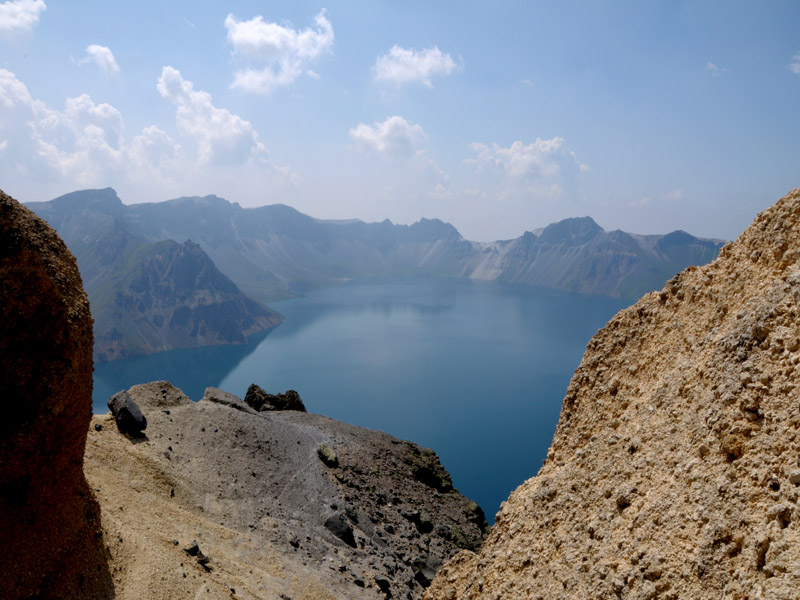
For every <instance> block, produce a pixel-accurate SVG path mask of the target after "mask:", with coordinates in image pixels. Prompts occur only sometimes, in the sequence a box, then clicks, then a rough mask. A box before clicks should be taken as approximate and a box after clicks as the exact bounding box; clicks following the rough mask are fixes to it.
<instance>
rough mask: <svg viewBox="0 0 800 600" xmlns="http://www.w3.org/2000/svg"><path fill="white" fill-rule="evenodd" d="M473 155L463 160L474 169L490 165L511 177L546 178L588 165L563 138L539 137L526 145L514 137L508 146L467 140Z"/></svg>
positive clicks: (584, 169) (489, 166)
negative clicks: (569, 147) (474, 156)
mask: <svg viewBox="0 0 800 600" xmlns="http://www.w3.org/2000/svg"><path fill="white" fill-rule="evenodd" d="M470 147H471V148H472V150H473V152H475V154H476V155H477V157H476V158H474V159H467V160H466V161H465V162H467V163H468V164H472V165H474V166H475V167H476V168H477V169H478V170H483V169H487V168H489V169H493V170H496V171H497V172H499V173H502V174H504V175H507V176H509V177H512V178H523V177H535V178H549V177H555V176H558V175H561V174H564V173H566V172H568V171H579V172H584V171H587V170H588V169H589V167H588V166H586V165H585V164H583V163H581V162H579V161H578V159H577V157H576V156H575V153H574V152H572V151H571V150H569V149H568V148H567V144H566V141H565V140H564V138H560V137H554V138H553V139H551V140H540V139H539V138H536V141H534V142H531V143H530V144H528V145H525V144H523V143H522V142H520V141H516V142H514V143H512V144H511V146H509V147H508V148H504V147H502V146H500V145H498V144H494V143H493V144H492V145H491V146H487V145H486V144H483V143H480V142H473V143H472V144H470Z"/></svg>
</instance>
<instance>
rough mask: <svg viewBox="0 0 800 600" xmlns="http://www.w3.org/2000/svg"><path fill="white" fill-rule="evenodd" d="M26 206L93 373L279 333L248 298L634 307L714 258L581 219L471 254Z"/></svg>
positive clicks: (330, 230)
mask: <svg viewBox="0 0 800 600" xmlns="http://www.w3.org/2000/svg"><path fill="white" fill-rule="evenodd" d="M28 206H29V208H31V209H32V210H33V211H34V212H36V213H37V214H39V215H40V216H41V217H43V218H44V219H46V220H47V221H48V222H49V223H50V224H51V225H52V226H53V227H54V228H55V229H56V230H57V231H58V233H59V235H61V237H62V238H63V239H64V240H65V241H66V243H67V245H68V246H69V248H70V249H71V250H72V252H73V253H74V254H75V257H76V258H77V260H78V265H79V267H80V269H81V273H82V276H83V280H84V286H85V287H86V289H87V291H88V293H89V298H90V300H91V302H92V310H93V316H94V318H95V337H96V339H97V344H98V346H99V347H96V349H95V357H96V359H99V360H103V359H105V360H110V359H114V358H122V357H126V356H132V355H135V354H142V353H150V352H154V351H158V350H162V349H166V348H168V347H186V346H193V345H206V344H212V343H227V342H237V341H243V336H244V335H248V334H249V333H253V332H255V331H259V330H263V329H266V328H268V327H271V326H273V325H274V324H276V323H277V322H278V321H279V319H280V317H279V315H277V313H275V312H274V311H269V310H267V309H265V308H264V307H262V306H259V305H258V304H256V302H251V301H249V300H248V299H247V298H246V296H247V297H250V298H252V299H253V300H255V301H257V302H261V303H264V302H270V301H275V300H278V299H282V298H287V297H291V296H296V295H298V294H303V293H305V292H307V291H309V290H311V289H315V288H319V287H324V286H329V285H335V284H337V283H342V282H344V281H347V280H349V279H353V278H357V277H367V276H407V275H437V276H448V277H471V278H476V279H487V280H498V281H506V282H516V283H524V284H533V285H540V286H545V287H553V288H559V289H563V290H567V291H572V292H580V293H589V294H602V295H607V296H612V297H615V298H624V299H631V300H633V299H635V298H638V297H639V296H641V295H642V294H643V293H645V292H647V291H650V290H653V289H656V288H659V287H661V286H662V285H663V284H664V282H665V281H666V280H667V279H668V278H670V277H671V276H672V275H674V274H675V273H677V272H679V271H681V270H682V269H684V268H685V267H686V266H688V265H690V264H695V265H700V264H704V263H707V262H709V261H711V260H712V259H714V258H715V257H716V255H717V253H718V252H719V249H720V247H721V246H722V242H721V241H719V240H707V239H701V238H696V237H694V236H691V235H689V234H688V233H685V232H683V231H675V232H672V233H669V234H667V235H637V234H629V233H625V232H623V231H619V230H617V231H610V232H608V231H604V230H603V229H602V228H601V227H600V226H599V225H597V223H595V222H594V221H593V220H592V219H591V218H589V217H583V218H572V219H566V220H563V221H560V222H558V223H554V224H552V225H549V226H547V227H545V228H543V229H539V230H535V231H526V232H525V233H524V234H523V235H522V236H520V237H518V238H516V239H512V240H501V241H495V242H488V243H482V242H472V241H468V240H465V239H464V238H463V237H462V236H461V234H460V233H459V232H458V231H457V230H456V229H455V227H453V226H452V225H450V224H448V223H444V222H442V221H440V220H438V219H421V220H420V221H418V222H416V223H414V224H413V225H395V224H393V223H392V222H390V221H389V220H385V221H382V222H380V223H365V222H363V221H360V220H355V219H354V220H346V221H331V220H321V219H315V218H313V217H310V216H308V215H304V214H302V213H300V212H298V211H296V210H294V209H293V208H290V207H288V206H285V205H281V204H275V205H269V206H262V207H259V208H242V207H241V206H240V205H238V204H236V203H231V202H228V201H226V200H224V199H222V198H219V197H217V196H213V195H212V196H204V197H187V198H177V199H174V200H168V201H165V202H155V203H144V204H133V205H125V204H123V203H122V201H121V200H120V199H119V197H118V196H117V194H116V192H115V191H114V190H113V189H111V188H106V189H101V190H83V191H77V192H72V193H70V194H66V195H64V196H61V197H59V198H56V199H55V200H52V201H50V202H39V203H31V204H28ZM166 240H171V242H166ZM190 240H191V241H192V242H193V243H189V241H190ZM228 278H230V279H228ZM239 290H241V292H240V291H239ZM181 306H185V307H186V309H181V308H180V307H181ZM212 306H213V307H214V309H213V310H212V309H211V307H212ZM179 309H180V310H179ZM187 310H188V311H189V312H188V313H187Z"/></svg>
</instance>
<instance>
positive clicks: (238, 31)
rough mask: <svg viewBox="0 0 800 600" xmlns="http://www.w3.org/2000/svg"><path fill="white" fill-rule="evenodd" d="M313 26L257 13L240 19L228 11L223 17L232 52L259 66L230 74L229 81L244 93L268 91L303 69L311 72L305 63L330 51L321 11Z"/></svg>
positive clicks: (326, 23)
mask: <svg viewBox="0 0 800 600" xmlns="http://www.w3.org/2000/svg"><path fill="white" fill-rule="evenodd" d="M314 23H315V25H316V29H311V28H306V29H304V30H302V31H299V30H297V29H292V28H291V27H290V26H284V25H279V24H277V23H271V22H269V21H264V18H263V17H261V16H258V17H254V18H252V19H250V20H248V21H240V20H238V19H237V18H236V17H234V16H233V15H232V14H229V15H228V16H227V18H226V19H225V28H226V29H227V30H228V42H229V43H230V44H231V45H232V46H233V50H234V54H235V55H239V56H241V57H242V58H243V59H245V60H250V61H253V62H256V63H260V64H262V65H263V66H261V67H259V68H254V67H250V66H248V67H247V68H245V69H244V70H241V71H237V72H236V73H235V74H234V80H233V83H232V84H231V87H233V88H239V89H242V90H244V91H245V92H252V93H257V94H269V93H270V92H271V91H272V90H273V89H275V88H276V87H278V86H283V85H289V84H290V83H292V82H293V81H294V80H295V79H297V78H298V77H299V76H300V75H301V74H303V72H307V73H309V74H311V73H313V75H312V77H313V76H314V75H316V73H315V72H313V71H310V70H309V69H308V67H309V65H310V64H311V63H313V62H314V61H316V60H317V59H318V58H319V57H320V56H322V55H323V54H326V53H329V52H332V50H333V26H332V25H331V22H330V20H329V19H328V18H327V17H326V16H325V11H324V10H323V11H322V12H320V13H319V14H318V15H317V16H316V17H314Z"/></svg>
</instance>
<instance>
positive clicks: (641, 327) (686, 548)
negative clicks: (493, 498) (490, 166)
mask: <svg viewBox="0 0 800 600" xmlns="http://www.w3.org/2000/svg"><path fill="white" fill-rule="evenodd" d="M798 380H800V189H797V190H794V191H793V192H791V193H789V194H788V195H787V196H785V197H784V198H783V199H781V200H780V201H778V202H777V203H776V204H775V205H774V206H772V207H771V208H769V209H768V210H766V211H764V212H763V213H761V214H760V215H759V216H758V217H757V218H756V220H755V222H754V223H753V224H752V225H751V226H750V227H749V228H748V229H747V230H746V231H745V232H744V233H743V234H742V236H741V237H740V238H739V239H738V240H737V241H736V242H735V243H733V244H730V245H727V246H725V247H724V248H723V249H722V251H721V253H720V257H719V258H718V259H717V260H716V261H714V262H713V263H711V264H710V265H707V266H704V267H700V268H694V267H689V268H688V269H686V270H685V271H684V272H683V273H681V274H679V275H677V276H676V277H674V278H673V279H671V280H670V281H669V282H668V283H667V285H666V286H665V287H664V289H663V290H662V291H661V292H653V293H650V294H647V295H646V296H644V297H643V298H642V299H641V300H640V301H639V302H638V303H636V304H635V305H633V306H632V307H630V308H628V309H626V310H623V311H621V312H620V313H619V314H617V315H616V316H615V317H614V318H613V319H612V320H611V321H610V322H609V323H608V325H606V327H605V328H604V329H603V330H601V331H600V332H598V334H597V335H595V337H594V338H593V339H592V340H591V342H590V343H589V345H588V347H587V349H586V354H585V355H584V357H583V361H582V362H581V364H580V366H579V367H578V369H577V370H576V371H575V375H574V376H573V378H572V381H571V383H570V385H569V388H568V389H567V393H566V397H565V398H564V402H563V406H562V409H561V417H560V420H559V423H558V428H557V430H556V433H555V437H554V438H553V442H552V446H551V449H550V452H549V454H548V457H547V460H546V461H545V464H544V465H543V466H542V468H541V470H540V471H539V473H538V475H537V476H536V477H533V478H532V479H529V480H528V481H526V482H525V483H524V484H523V485H522V486H520V487H519V488H518V489H517V490H516V491H514V492H513V493H512V494H511V497H510V498H509V499H508V501H507V502H505V503H504V504H503V506H502V508H501V510H500V512H499V513H498V515H497V518H496V520H495V525H494V527H493V529H492V532H491V534H490V536H489V538H488V539H487V541H486V543H485V544H484V546H483V548H482V549H481V551H480V552H479V553H478V554H473V553H470V552H462V553H460V554H458V555H457V556H455V557H454V558H453V559H451V560H450V561H449V562H448V563H447V564H446V565H445V566H444V567H443V569H442V570H441V571H440V572H439V574H438V576H437V577H436V579H435V580H434V582H433V584H432V586H431V587H430V588H429V589H428V591H427V592H426V595H425V598H426V599H427V600H440V599H445V598H447V599H448V600H455V599H465V598H532V599H533V598H547V599H548V600H552V599H564V600H566V599H578V598H580V599H583V598H611V599H613V598H620V599H622V600H634V599H644V598H659V599H660V600H670V599H671V600H678V599H684V598H692V599H698V600H704V599H708V600H712V599H713V600H717V599H720V598H725V599H730V600H745V599H746V598H770V600H796V599H797V598H798V590H800V522H799V521H800V519H798V518H797V515H798V502H799V501H800V488H799V487H798V486H797V483H798V482H800V477H798V474H797V473H798V466H800V465H799V464H798V456H800V435H798V431H799V430H800V411H798V410H797V406H798V391H799V390H800V388H798V387H797V382H798Z"/></svg>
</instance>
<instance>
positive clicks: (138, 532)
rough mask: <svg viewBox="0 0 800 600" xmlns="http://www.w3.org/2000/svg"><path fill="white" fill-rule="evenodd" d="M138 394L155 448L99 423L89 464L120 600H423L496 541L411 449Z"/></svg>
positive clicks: (238, 408) (219, 402) (302, 417)
mask: <svg viewBox="0 0 800 600" xmlns="http://www.w3.org/2000/svg"><path fill="white" fill-rule="evenodd" d="M129 394H130V396H131V397H132V399H133V400H134V401H135V402H136V403H137V404H138V405H139V407H140V408H141V410H142V412H143V413H144V415H145V417H146V418H147V431H146V433H147V437H146V438H145V439H134V438H129V437H126V436H123V435H121V434H120V433H119V432H118V431H117V429H116V427H114V425H113V420H112V417H111V416H110V415H98V416H95V417H94V422H95V424H97V425H102V427H100V429H99V430H97V429H96V428H94V427H93V428H91V431H90V435H89V442H88V445H87V450H86V471H87V478H88V479H89V481H90V483H91V485H92V486H93V487H94V488H96V489H97V495H98V498H99V499H100V503H101V506H102V509H103V526H104V529H105V531H106V534H107V538H108V539H109V543H110V551H111V556H112V561H111V564H112V567H113V569H114V576H115V587H116V594H117V595H116V598H117V599H118V600H125V599H129V598H130V599H139V598H150V599H168V598H169V599H171V598H182V597H191V598H194V597H203V598H209V599H216V598H226V599H227V598H230V597H235V598H252V599H256V598H259V599H260V598H276V599H277V598H293V599H299V598H341V599H345V598H346V599H358V598H370V599H375V598H378V599H379V598H389V597H391V598H404V599H407V598H412V599H413V598H421V596H422V593H423V590H424V586H426V585H428V584H429V583H430V579H431V578H432V577H433V574H434V573H435V570H436V569H437V568H438V567H439V566H440V565H441V564H442V562H443V561H444V560H445V559H447V558H448V557H450V556H453V555H454V554H456V553H457V552H458V551H459V550H461V549H462V548H472V549H477V548H478V547H479V546H480V544H481V543H482V541H483V538H484V537H485V532H486V530H487V525H486V521H485V520H484V519H483V513H482V512H481V511H480V509H479V508H477V505H475V504H474V503H472V502H470V501H469V500H468V499H467V498H464V497H463V496H462V495H461V494H459V493H458V492H457V491H455V490H454V489H452V485H451V484H450V478H449V475H447V472H446V471H445V470H444V469H443V468H442V467H441V464H440V463H439V460H438V458H437V457H436V455H435V454H434V453H433V452H431V451H428V450H424V449H420V448H418V447H417V446H416V445H414V444H412V443H410V442H405V441H401V440H398V439H396V438H393V437H391V436H389V435H387V434H385V433H381V432H377V431H371V430H367V429H363V428H360V427H355V426H351V425H347V424H344V423H341V422H338V421H334V420H332V419H328V418H326V417H322V416H319V415H313V414H308V413H305V412H300V411H293V410H284V411H266V412H257V411H255V410H254V409H252V408H250V407H249V406H248V405H247V404H245V403H244V402H243V401H242V400H240V399H239V398H238V397H236V396H234V395H233V394H228V393H227V392H224V391H222V390H218V389H216V388H208V389H207V390H206V392H205V394H204V397H203V399H201V400H200V401H199V402H197V403H194V402H192V401H191V400H189V399H188V398H187V397H186V396H185V395H184V394H183V393H182V392H181V391H180V390H178V389H177V388H175V387H173V386H171V385H170V384H169V383H167V382H154V383H149V384H144V385H139V386H134V387H133V388H131V389H130V390H129ZM321 448H327V450H328V451H329V452H328V453H326V456H328V457H329V458H328V461H327V462H324V461H323V458H322V457H321V455H320V449H321ZM334 456H335V457H336V460H335V461H334V460H333V459H332V457H334ZM415 467H416V469H417V472H421V469H423V468H424V469H427V470H428V471H430V473H432V474H433V475H432V476H430V477H424V478H422V479H423V480H421V478H420V477H418V476H417V475H415V471H414V469H415ZM445 482H446V484H447V485H445ZM195 545H196V546H197V547H198V549H202V554H203V563H202V564H200V563H199V562H198V560H197V556H199V554H196V555H189V554H188V550H185V549H186V548H192V547H193V546H195ZM231 589H234V590H235V595H234V594H233V593H232V592H231Z"/></svg>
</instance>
